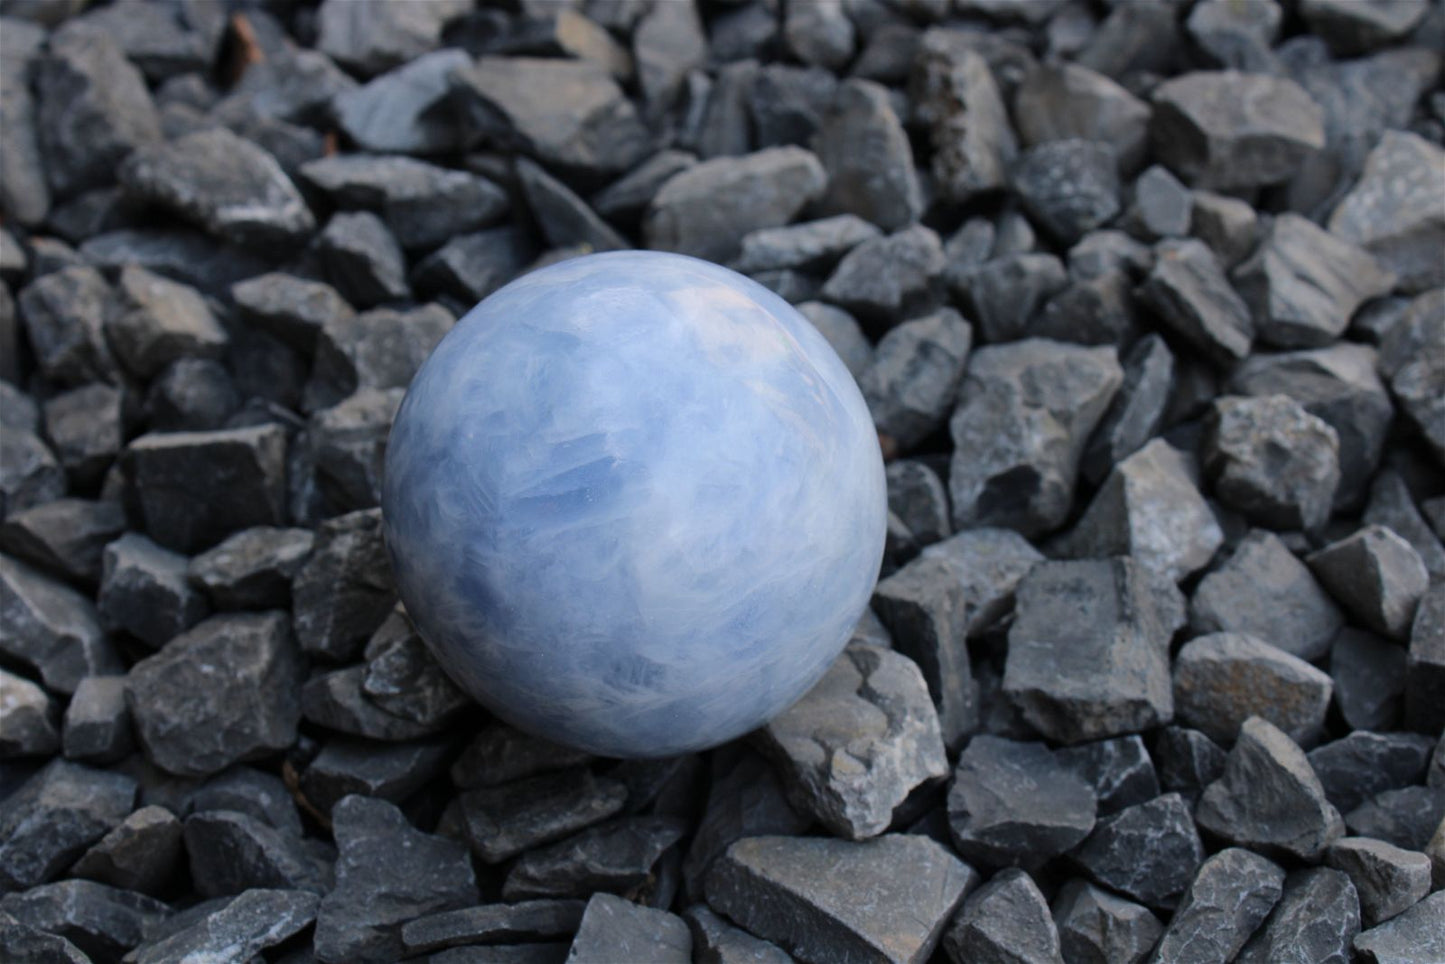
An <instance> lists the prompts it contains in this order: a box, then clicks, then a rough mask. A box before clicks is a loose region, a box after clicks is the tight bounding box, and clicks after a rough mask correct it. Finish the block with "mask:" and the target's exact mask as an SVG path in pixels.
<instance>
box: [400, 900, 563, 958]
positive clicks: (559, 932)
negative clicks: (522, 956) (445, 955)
mask: <svg viewBox="0 0 1445 964" xmlns="http://www.w3.org/2000/svg"><path fill="white" fill-rule="evenodd" d="M584 907H585V905H584V904H583V903H582V902H581V901H577V900H527V901H522V902H520V903H516V904H479V905H477V906H475V907H462V908H458V909H457V910H444V911H440V912H438V913H435V914H427V915H426V916H425V917H418V918H416V919H415V920H412V921H408V922H407V923H406V924H404V925H402V928H401V942H402V945H403V946H404V947H405V948H406V951H407V952H408V953H411V954H416V953H420V952H424V951H436V950H442V949H443V948H447V947H458V946H466V945H471V944H492V943H496V942H508V943H510V942H513V941H545V940H548V939H550V938H559V937H570V936H571V935H572V934H575V933H576V932H577V925H578V924H580V923H581V922H582V912H583V908H584Z"/></svg>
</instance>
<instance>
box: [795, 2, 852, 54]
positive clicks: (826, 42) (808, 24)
mask: <svg viewBox="0 0 1445 964" xmlns="http://www.w3.org/2000/svg"><path fill="white" fill-rule="evenodd" d="M855 36H856V34H855V30H854V27H853V21H852V20H850V19H849V17H848V15H847V13H846V12H845V10H844V4H843V3H842V0H824V2H821V3H810V4H800V5H799V6H798V7H797V8H796V9H794V8H792V7H790V8H788V10H787V11H786V13H785V15H784V17H783V39H784V41H785V42H786V44H787V46H788V49H789V50H790V51H792V53H793V55H794V56H795V57H797V58H798V59H799V60H801V61H802V62H803V63H805V64H809V65H812V66H818V67H826V68H828V69H829V70H833V71H841V70H842V68H844V67H846V66H847V65H848V61H849V60H851V59H852V57H853V48H854V41H855Z"/></svg>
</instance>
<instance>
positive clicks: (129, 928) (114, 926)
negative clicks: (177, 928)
mask: <svg viewBox="0 0 1445 964" xmlns="http://www.w3.org/2000/svg"><path fill="white" fill-rule="evenodd" d="M170 911H171V909H170V907H169V906H167V905H166V904H164V903H162V902H161V901H158V900H156V899H154V898H152V897H146V896H145V895H143V894H134V893H131V892H129V891H125V890H119V889H117V888H114V887H107V886H106V885H105V884H98V883H96V882H95V881H92V880H62V881H58V882H56V883H53V884H43V885H41V886H39V887H33V888H31V889H30V890H27V891H25V892H24V893H19V894H8V895H6V896H5V897H4V898H3V899H0V913H4V914H8V915H10V916H12V917H14V918H16V919H19V920H22V921H25V922H26V924H28V925H29V926H31V927H36V928H39V929H40V930H43V931H46V932H48V933H51V934H55V935H57V936H59V937H63V938H65V939H66V940H68V941H70V942H71V943H72V944H74V945H75V946H76V947H78V948H80V949H81V950H82V951H83V952H85V953H86V954H88V955H90V956H91V957H94V958H98V959H101V960H115V959H116V958H118V957H119V956H120V955H122V954H124V953H125V952H126V951H128V950H130V949H131V948H132V947H135V946H136V945H137V944H139V943H140V942H141V941H142V940H144V939H145V938H146V937H147V936H148V934H149V933H150V932H151V931H153V930H154V929H155V928H156V927H157V925H159V924H160V923H161V922H162V921H164V920H165V918H166V917H167V916H169V914H170Z"/></svg>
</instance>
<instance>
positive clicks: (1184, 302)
mask: <svg viewBox="0 0 1445 964" xmlns="http://www.w3.org/2000/svg"><path fill="white" fill-rule="evenodd" d="M1156 251H1157V254H1158V257H1157V259H1156V260H1155V262H1154V268H1153V270H1152V271H1150V272H1149V277H1148V279H1147V280H1146V281H1145V282H1144V284H1143V286H1142V287H1141V288H1140V289H1139V296H1140V298H1141V299H1142V300H1143V302H1144V303H1145V304H1146V305H1148V306H1149V307H1150V308H1152V309H1153V310H1154V312H1155V313H1156V314H1157V315H1158V317H1159V319H1160V321H1162V322H1163V323H1164V325H1165V326H1166V327H1167V329H1168V330H1170V331H1172V332H1173V333H1174V334H1176V335H1178V336H1179V337H1180V338H1182V339H1184V340H1185V341H1186V342H1188V343H1189V344H1190V345H1191V346H1192V347H1193V348H1195V349H1196V350H1198V351H1199V352H1201V353H1202V354H1203V355H1204V356H1205V357H1206V358H1208V359H1209V360H1210V361H1212V362H1214V363H1215V364H1217V365H1227V364H1229V363H1231V362H1235V361H1239V360H1240V359H1242V358H1244V357H1245V356H1246V355H1248V354H1249V348H1250V343H1251V342H1252V341H1253V339H1254V324H1253V322H1252V320H1251V318H1250V313H1249V307H1248V306H1247V305H1246V304H1245V303H1244V299H1242V298H1240V297H1239V294H1238V293H1237V292H1236V291H1235V290H1234V288H1232V287H1231V286H1230V284H1229V281H1228V279H1226V278H1225V277H1224V272H1223V271H1222V270H1221V269H1220V266H1219V261H1218V260H1217V259H1216V258H1215V256H1214V252H1212V251H1210V250H1209V248H1207V247H1206V246H1205V245H1204V243H1203V242H1201V241H1195V240H1193V239H1190V240H1186V241H1165V242H1163V243H1161V244H1160V245H1159V246H1158V247H1157V248H1156Z"/></svg>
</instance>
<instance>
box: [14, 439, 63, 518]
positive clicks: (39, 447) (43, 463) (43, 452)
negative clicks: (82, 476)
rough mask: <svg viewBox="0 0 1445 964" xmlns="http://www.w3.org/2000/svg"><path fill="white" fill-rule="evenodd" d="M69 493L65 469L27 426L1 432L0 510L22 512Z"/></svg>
mask: <svg viewBox="0 0 1445 964" xmlns="http://www.w3.org/2000/svg"><path fill="white" fill-rule="evenodd" d="M63 495H65V469H63V468H62V467H61V465H60V463H59V462H58V461H56V458H55V453H53V452H51V451H50V447H49V446H47V445H46V444H45V443H44V442H42V441H41V440H40V439H39V438H38V437H36V435H35V433H34V432H31V431H28V430H26V429H15V428H11V427H9V426H6V427H5V431H4V432H0V513H3V514H8V513H12V512H20V511H23V510H25V509H29V508H31V507H33V506H36V505H42V504H44V503H46V502H49V501H51V500H53V499H58V498H60V497H61V496H63Z"/></svg>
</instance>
